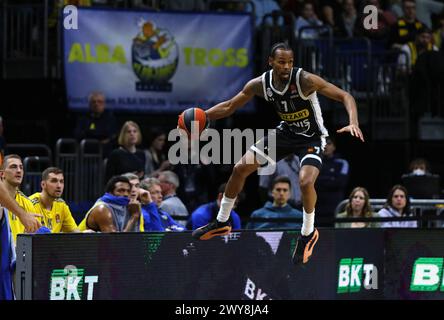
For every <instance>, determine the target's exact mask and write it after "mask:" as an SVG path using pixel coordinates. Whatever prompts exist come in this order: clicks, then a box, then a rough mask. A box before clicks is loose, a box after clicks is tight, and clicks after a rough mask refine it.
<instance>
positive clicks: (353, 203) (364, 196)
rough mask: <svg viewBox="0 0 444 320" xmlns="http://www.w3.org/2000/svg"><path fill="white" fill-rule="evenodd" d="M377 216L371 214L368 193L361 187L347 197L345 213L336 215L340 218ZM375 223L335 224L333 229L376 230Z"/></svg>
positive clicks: (376, 224)
mask: <svg viewBox="0 0 444 320" xmlns="http://www.w3.org/2000/svg"><path fill="white" fill-rule="evenodd" d="M376 217H377V214H376V213H375V212H373V209H372V206H371V205H370V196H369V195H368V191H367V189H365V188H362V187H356V188H354V189H353V190H352V192H351V193H350V196H349V197H348V203H347V204H346V205H345V211H344V212H340V213H338V214H337V215H336V218H337V219H341V218H376ZM376 227H378V223H376V222H337V223H336V224H335V228H376Z"/></svg>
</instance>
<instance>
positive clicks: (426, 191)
mask: <svg viewBox="0 0 444 320" xmlns="http://www.w3.org/2000/svg"><path fill="white" fill-rule="evenodd" d="M409 169H410V172H409V173H406V174H403V175H402V176H401V181H402V184H403V185H404V186H405V187H406V189H408V190H409V194H410V196H411V197H412V198H417V199H433V198H435V199H437V198H439V197H440V193H441V183H440V179H441V177H440V176H439V175H437V174H432V173H431V172H430V165H429V163H428V161H427V160H426V159H423V158H417V159H414V160H413V161H412V162H410V166H409Z"/></svg>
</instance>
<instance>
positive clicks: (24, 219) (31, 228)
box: [19, 213, 43, 233]
mask: <svg viewBox="0 0 444 320" xmlns="http://www.w3.org/2000/svg"><path fill="white" fill-rule="evenodd" d="M41 217H43V216H42V215H41V214H37V213H27V214H25V215H23V216H21V217H19V219H20V222H21V223H22V224H23V226H24V227H25V231H26V232H27V233H33V232H36V231H37V230H38V229H40V227H41V226H42V224H41V222H40V219H38V218H41Z"/></svg>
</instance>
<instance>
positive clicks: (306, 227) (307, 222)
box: [301, 209, 315, 236]
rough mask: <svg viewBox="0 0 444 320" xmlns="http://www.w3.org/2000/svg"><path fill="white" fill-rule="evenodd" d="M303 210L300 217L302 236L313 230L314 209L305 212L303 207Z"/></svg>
mask: <svg viewBox="0 0 444 320" xmlns="http://www.w3.org/2000/svg"><path fill="white" fill-rule="evenodd" d="M303 211H304V215H303V219H302V229H301V234H302V235H303V236H308V235H309V234H310V233H312V232H313V230H314V220H315V211H314V210H313V212H312V213H307V212H305V209H303Z"/></svg>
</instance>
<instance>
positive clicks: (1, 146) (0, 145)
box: [0, 116, 6, 166]
mask: <svg viewBox="0 0 444 320" xmlns="http://www.w3.org/2000/svg"><path fill="white" fill-rule="evenodd" d="M5 146H6V142H5V137H4V136H3V118H2V117H1V116H0V166H1V165H2V163H3V158H4V157H5Z"/></svg>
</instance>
